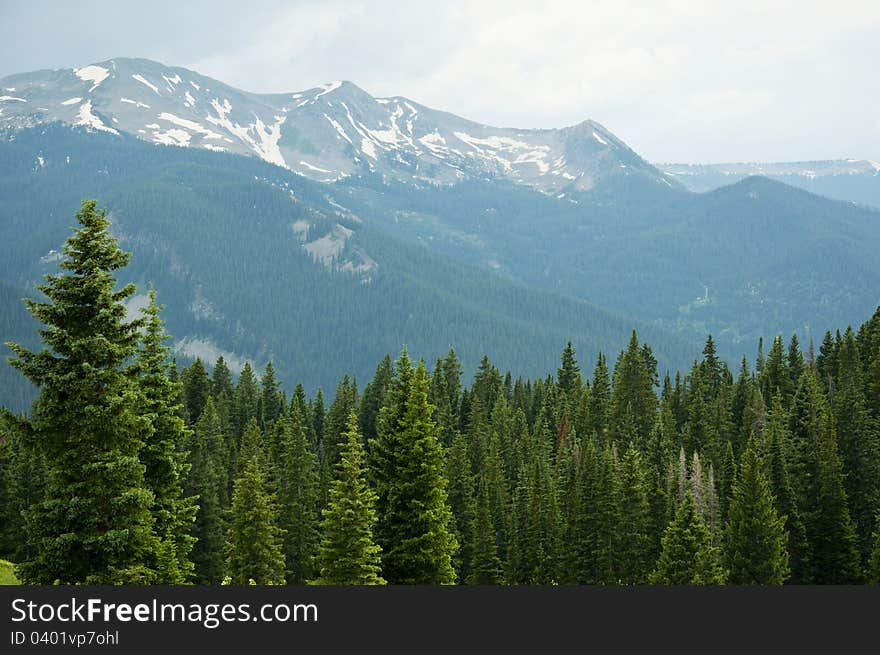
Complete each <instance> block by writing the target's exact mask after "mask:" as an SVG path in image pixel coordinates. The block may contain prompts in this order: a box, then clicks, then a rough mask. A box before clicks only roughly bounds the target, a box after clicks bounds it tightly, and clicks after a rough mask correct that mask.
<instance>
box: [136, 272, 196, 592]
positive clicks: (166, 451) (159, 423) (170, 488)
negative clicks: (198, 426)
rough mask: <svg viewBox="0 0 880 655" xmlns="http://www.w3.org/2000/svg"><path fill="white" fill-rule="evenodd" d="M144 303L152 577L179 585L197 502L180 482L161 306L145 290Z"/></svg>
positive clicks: (180, 430)
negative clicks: (155, 546) (155, 554)
mask: <svg viewBox="0 0 880 655" xmlns="http://www.w3.org/2000/svg"><path fill="white" fill-rule="evenodd" d="M149 298H150V302H149V305H148V306H147V307H145V308H144V309H143V310H142V312H143V314H144V317H145V319H146V330H145V332H144V335H143V340H142V347H141V348H140V350H139V351H138V355H137V366H138V369H139V373H140V378H139V381H140V391H141V398H142V404H141V412H142V413H144V414H145V415H147V416H148V417H149V419H150V424H151V428H152V429H151V431H150V435H149V437H148V438H147V441H146V443H145V444H144V447H143V448H142V449H141V452H140V460H141V462H142V463H143V464H144V466H145V467H146V468H145V472H144V480H145V482H146V485H147V487H148V488H149V489H150V491H152V492H153V506H152V507H151V511H152V513H153V518H154V519H155V526H154V531H155V534H156V537H157V538H158V539H159V541H160V546H159V549H160V550H159V557H160V561H159V562H158V563H157V565H156V582H157V583H159V584H181V583H184V582H187V581H188V580H189V579H190V578H191V577H192V575H193V564H192V562H191V561H190V558H189V556H190V551H191V550H192V547H193V543H194V542H195V539H194V538H193V537H192V535H191V534H190V531H191V527H192V523H193V521H194V520H195V516H196V510H197V506H196V504H195V497H194V496H189V497H186V496H184V495H183V484H184V482H185V480H186V477H187V475H188V474H189V469H190V465H189V464H188V463H187V456H188V453H187V452H186V451H185V450H184V443H185V441H186V440H187V438H188V437H187V430H186V427H185V426H184V423H183V419H181V418H180V409H181V407H180V405H179V404H178V402H177V399H178V397H179V395H180V390H179V385H177V384H174V383H173V382H172V381H171V379H170V378H169V372H170V367H171V364H170V362H169V359H168V353H169V350H170V349H169V348H168V346H166V345H165V344H164V343H163V341H165V340H167V339H169V338H170V337H169V336H168V335H166V334H165V328H164V326H163V324H162V319H161V318H159V312H160V311H161V308H160V307H159V306H158V305H156V292H155V290H154V289H150V293H149Z"/></svg>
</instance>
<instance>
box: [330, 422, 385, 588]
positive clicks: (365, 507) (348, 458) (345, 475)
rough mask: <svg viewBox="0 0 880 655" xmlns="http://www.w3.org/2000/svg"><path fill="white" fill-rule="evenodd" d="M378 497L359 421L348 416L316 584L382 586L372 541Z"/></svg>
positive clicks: (378, 555) (378, 551)
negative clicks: (369, 476) (370, 478)
mask: <svg viewBox="0 0 880 655" xmlns="http://www.w3.org/2000/svg"><path fill="white" fill-rule="evenodd" d="M375 498H376V497H375V493H373V491H372V490H371V489H370V487H369V486H368V485H367V481H366V476H365V467H364V447H363V443H362V438H361V435H360V432H359V431H358V420H357V417H356V415H355V414H354V412H352V413H351V414H350V415H349V419H348V428H347V430H346V432H345V442H344V445H343V447H342V452H341V454H340V461H339V464H338V466H337V472H336V480H335V481H334V482H333V485H332V487H331V489H330V503H329V506H328V508H327V509H325V510H324V519H323V522H322V533H323V535H324V537H323V540H322V542H321V547H320V550H319V553H318V566H319V568H320V576H319V577H318V578H317V579H316V580H315V581H314V584H329V585H381V584H385V579H384V578H383V577H382V575H381V573H382V567H381V548H380V547H379V546H378V544H376V542H375V540H374V538H373V529H374V527H375V524H376V511H375V508H374V502H375Z"/></svg>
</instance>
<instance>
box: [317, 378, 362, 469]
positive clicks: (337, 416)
mask: <svg viewBox="0 0 880 655" xmlns="http://www.w3.org/2000/svg"><path fill="white" fill-rule="evenodd" d="M356 410H357V389H356V388H355V386H354V385H353V384H352V382H351V380H350V379H349V377H348V375H346V376H344V377H343V378H342V380H341V381H340V382H339V385H338V386H337V387H336V396H334V398H333V402H332V403H331V404H330V409H329V411H328V412H327V417H326V420H325V421H324V450H323V458H324V460H325V461H326V466H327V469H328V470H329V471H330V472H331V474H332V472H333V471H335V470H336V463H337V462H338V461H339V454H340V451H341V450H342V448H343V446H344V445H345V436H344V435H345V434H346V432H347V429H348V428H347V425H348V415H349V414H350V413H351V412H352V411H356Z"/></svg>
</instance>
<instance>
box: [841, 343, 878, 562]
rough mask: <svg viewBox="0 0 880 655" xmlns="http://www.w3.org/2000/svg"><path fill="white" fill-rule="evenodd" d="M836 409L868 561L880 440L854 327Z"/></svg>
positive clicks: (844, 350) (845, 347)
mask: <svg viewBox="0 0 880 655" xmlns="http://www.w3.org/2000/svg"><path fill="white" fill-rule="evenodd" d="M832 408H833V412H834V422H835V428H836V433H837V437H838V444H839V447H840V456H841V461H842V464H843V468H844V471H845V472H846V475H845V477H844V481H843V484H844V488H845V489H846V496H847V499H848V501H849V508H850V515H851V517H852V520H853V524H854V527H855V529H856V534H857V536H858V538H859V550H860V553H861V556H862V560H863V561H864V562H867V561H868V558H869V557H870V553H871V546H872V533H873V530H874V517H875V516H876V515H877V512H878V511H880V439H878V429H877V426H876V425H875V424H874V422H872V421H871V420H870V417H869V414H868V409H867V403H866V398H865V385H864V380H863V377H862V366H861V357H860V355H859V348H858V346H857V344H856V340H855V334H854V333H853V330H852V328H848V329H847V330H846V332H845V334H844V335H843V341H842V342H841V345H840V349H839V351H838V353H837V375H836V377H835V388H834V395H833V403H832Z"/></svg>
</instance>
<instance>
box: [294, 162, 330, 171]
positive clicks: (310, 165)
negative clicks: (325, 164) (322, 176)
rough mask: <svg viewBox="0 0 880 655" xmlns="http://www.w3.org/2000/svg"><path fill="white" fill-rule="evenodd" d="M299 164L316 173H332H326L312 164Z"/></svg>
mask: <svg viewBox="0 0 880 655" xmlns="http://www.w3.org/2000/svg"><path fill="white" fill-rule="evenodd" d="M299 163H300V165H302V166H305V167H306V168H308V169H309V170H312V171H317V172H318V173H332V172H333V171H328V170H327V169H326V168H321V167H320V166H315V165H313V164H310V163H309V162H307V161H303V160H300V162H299Z"/></svg>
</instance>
